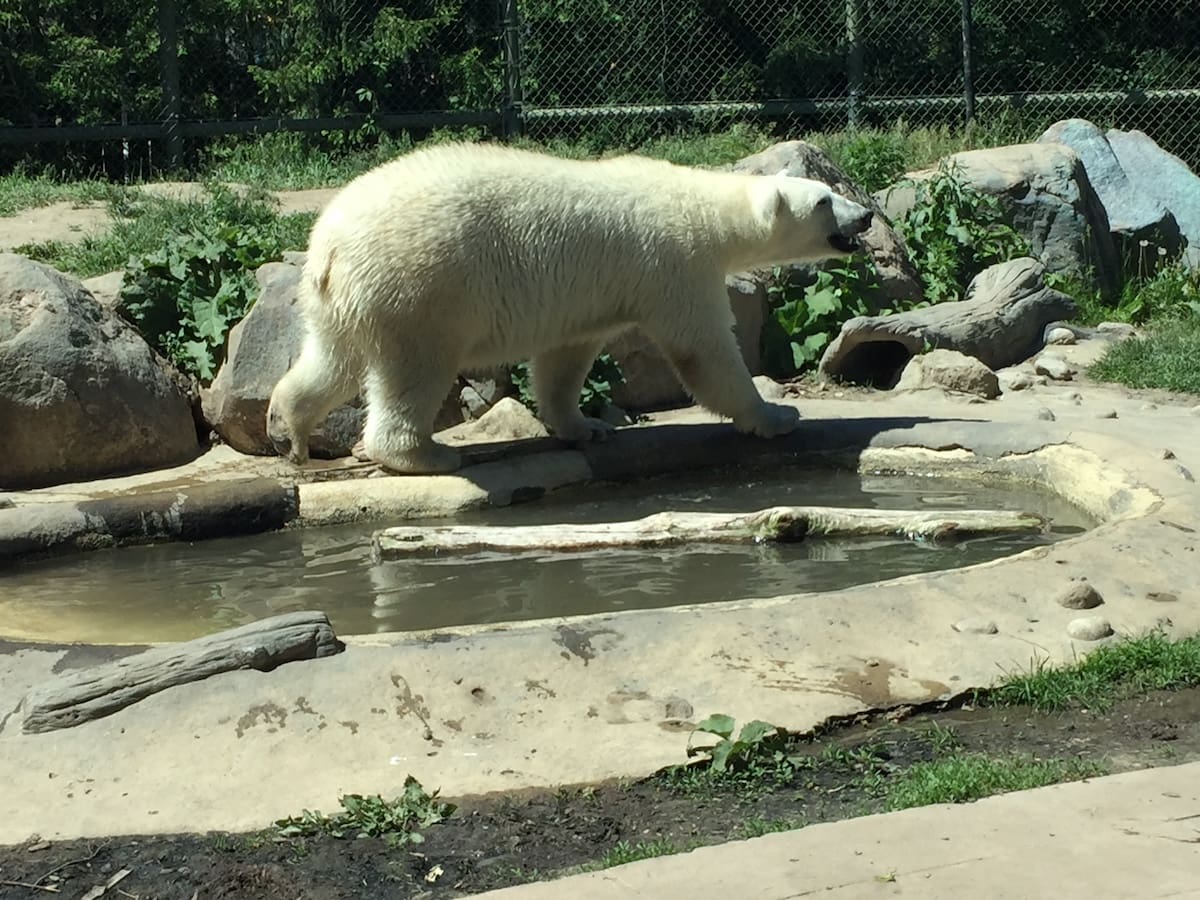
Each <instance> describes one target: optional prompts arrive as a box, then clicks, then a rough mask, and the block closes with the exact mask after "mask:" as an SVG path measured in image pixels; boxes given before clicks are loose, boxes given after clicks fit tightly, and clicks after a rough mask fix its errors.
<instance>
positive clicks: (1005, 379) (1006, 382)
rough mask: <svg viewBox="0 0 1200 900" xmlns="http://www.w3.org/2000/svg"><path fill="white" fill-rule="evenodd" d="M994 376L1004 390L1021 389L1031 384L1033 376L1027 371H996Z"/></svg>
mask: <svg viewBox="0 0 1200 900" xmlns="http://www.w3.org/2000/svg"><path fill="white" fill-rule="evenodd" d="M996 377H997V378H998V379H999V380H1000V387H1001V389H1003V390H1004V391H1005V392H1009V391H1023V390H1026V389H1027V388H1030V387H1032V386H1033V376H1032V375H1030V374H1029V373H1028V372H1003V373H1001V372H997V373H996Z"/></svg>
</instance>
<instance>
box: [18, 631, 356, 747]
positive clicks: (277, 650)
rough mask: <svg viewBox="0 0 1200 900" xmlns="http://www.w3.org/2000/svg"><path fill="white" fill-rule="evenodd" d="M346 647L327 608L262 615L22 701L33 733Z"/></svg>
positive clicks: (67, 680)
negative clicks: (226, 675) (214, 678)
mask: <svg viewBox="0 0 1200 900" xmlns="http://www.w3.org/2000/svg"><path fill="white" fill-rule="evenodd" d="M343 649H344V645H343V644H342V642H341V641H339V640H338V639H337V636H336V635H335V634H334V633H333V627H332V626H331V625H330V624H329V619H328V618H327V617H326V616H325V614H324V613H322V612H294V613H285V614H283V615H279V616H271V617H270V618H269V619H261V620H259V621H257V622H251V623H250V624H249V625H243V626H241V627H239V628H231V629H229V630H228V631H221V632H218V633H217V634H210V635H206V636H205V637H201V638H196V639H195V640H192V641H184V642H183V643H179V644H168V645H163V646H161V647H151V648H150V649H149V650H146V651H144V652H142V653H137V654H134V655H133V656H127V657H125V658H123V659H118V660H115V661H113V662H110V663H104V664H103V665H99V666H93V667H91V668H87V669H80V670H78V671H76V672H72V673H70V674H69V675H64V676H62V677H60V678H57V679H55V680H54V681H52V682H48V683H46V684H44V685H41V686H39V687H36V688H34V689H33V690H31V691H30V692H29V693H28V694H27V695H26V696H25V699H24V701H23V702H22V707H23V709H24V713H25V719H24V722H23V724H22V726H21V728H22V731H25V732H26V733H36V732H43V731H54V730H55V729H58V728H70V727H72V726H75V725H80V724H82V723H84V722H90V721H92V720H93V719H100V718H103V717H104V716H107V715H111V714H112V713H114V712H117V711H118V710H121V709H124V708H125V707H126V706H130V705H132V704H134V703H137V702H138V701H139V700H143V699H145V698H146V697H149V696H150V695H151V694H155V693H157V692H159V691H163V690H166V689H167V688H170V687H175V686H176V685H179V684H187V683H188V682H192V681H201V680H202V679H205V678H208V677H209V676H210V675H217V674H219V673H221V672H232V671H235V670H237V669H257V670H258V671H260V672H269V671H270V670H271V669H274V668H275V667H276V666H279V665H282V664H283V663H287V662H292V661H294V660H299V659H317V658H319V657H322V656H332V655H333V654H335V653H339V652H340V651H341V650H343Z"/></svg>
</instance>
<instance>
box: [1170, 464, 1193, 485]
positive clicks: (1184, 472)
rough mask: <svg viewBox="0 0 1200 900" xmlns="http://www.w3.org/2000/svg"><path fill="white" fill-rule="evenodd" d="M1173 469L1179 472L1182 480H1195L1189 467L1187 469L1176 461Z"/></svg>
mask: <svg viewBox="0 0 1200 900" xmlns="http://www.w3.org/2000/svg"><path fill="white" fill-rule="evenodd" d="M1175 471H1176V472H1177V473H1178V474H1179V477H1180V478H1182V479H1183V480H1184V481H1195V480H1196V479H1195V478H1193V477H1192V472H1191V469H1189V468H1188V467H1187V466H1181V465H1179V464H1178V463H1176V464H1175Z"/></svg>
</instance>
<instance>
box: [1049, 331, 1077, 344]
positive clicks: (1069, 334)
mask: <svg viewBox="0 0 1200 900" xmlns="http://www.w3.org/2000/svg"><path fill="white" fill-rule="evenodd" d="M1046 343H1047V344H1073V343H1075V332H1073V331H1072V330H1071V329H1070V328H1051V329H1050V333H1049V334H1048V335H1046Z"/></svg>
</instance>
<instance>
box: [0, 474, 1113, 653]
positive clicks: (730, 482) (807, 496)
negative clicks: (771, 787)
mask: <svg viewBox="0 0 1200 900" xmlns="http://www.w3.org/2000/svg"><path fill="white" fill-rule="evenodd" d="M739 482H740V483H739ZM793 503H794V504H813V505H838V506H860V507H879V508H891V509H922V508H925V509H927V508H930V507H950V508H953V507H959V508H966V507H987V508H1004V509H1024V510H1031V511H1035V512H1040V513H1043V514H1045V515H1049V516H1050V517H1051V518H1052V519H1053V520H1054V522H1055V524H1056V526H1057V529H1058V531H1057V533H1056V534H1052V535H1046V536H1029V535H1021V536H1008V537H998V538H984V539H977V540H972V541H968V542H964V543H961V544H958V545H955V546H952V547H936V548H935V547H931V546H928V545H922V544H917V543H912V542H908V541H899V540H892V539H886V538H864V539H857V540H813V541H808V542H805V543H802V544H796V545H765V546H752V545H747V546H730V545H725V546H722V547H720V548H714V547H696V548H690V549H688V548H671V549H656V550H607V551H602V552H592V553H580V554H554V555H537V554H526V555H522V556H518V557H516V558H514V557H513V556H510V555H499V554H496V555H491V556H474V557H471V558H470V559H465V560H464V559H455V558H444V559H423V560H412V561H402V562H389V563H382V564H374V563H372V561H371V559H370V536H371V533H372V532H373V531H374V529H375V528H377V527H380V525H379V523H373V524H368V525H356V526H341V527H337V528H325V529H311V530H303V531H294V532H283V533H279V534H270V535H261V536H258V537H250V538H236V539H228V540H217V541H207V542H203V543H198V544H191V545H186V544H166V545H162V546H158V547H133V548H126V549H122V550H113V551H102V552H96V553H88V554H81V555H78V556H74V557H70V558H66V559H62V560H49V561H44V562H40V563H35V564H29V565H25V566H22V567H20V568H18V569H16V570H14V571H11V572H9V573H7V574H6V575H4V576H0V636H7V637H29V638H37V639H49V640H62V641H73V640H87V641H97V642H100V641H127V642H138V641H151V640H182V639H186V638H190V637H195V636H197V635H200V634H205V633H209V632H212V631H217V630H219V629H222V628H228V627H232V626H234V625H238V624H242V623H244V622H249V621H253V620H255V619H258V618H262V617H264V616H268V615H272V614H275V613H279V612H285V611H288V610H296V609H314V608H315V609H322V610H325V611H326V612H327V613H328V614H329V615H330V618H331V619H332V620H333V623H334V626H335V628H336V629H337V630H338V631H339V632H340V633H344V634H355V633H370V632H379V631H394V630H416V629H428V628H439V627H447V626H453V625H460V624H468V623H495V622H505V621H514V620H523V619H533V618H543V617H548V616H560V615H572V614H578V613H587V612H603V611H612V610H622V609H639V608H649V607H663V606H674V605H680V604H689V603H712V602H717V601H722V600H732V599H738V598H743V597H770V596H775V595H779V594H787V593H803V592H806V591H818V590H830V589H836V588H841V587H847V586H850V585H854V584H860V583H863V582H865V581H874V580H879V579H884V578H892V577H896V576H900V575H907V574H912V573H916V572H926V571H933V570H936V569H945V568H952V567H956V566H962V565H968V564H972V563H977V562H983V561H986V560H989V559H995V558H997V557H1000V556H1004V555H1007V554H1010V553H1013V552H1017V551H1019V550H1022V549H1027V548H1029V547H1031V546H1034V545H1036V544H1038V543H1045V542H1048V541H1051V540H1055V539H1057V538H1059V537H1061V536H1062V535H1063V534H1066V533H1071V532H1074V531H1078V530H1079V529H1080V528H1083V527H1087V526H1088V525H1089V524H1090V523H1089V522H1088V520H1087V519H1086V517H1085V516H1084V515H1083V514H1082V513H1080V512H1079V511H1078V510H1076V509H1075V508H1073V507H1072V506H1070V505H1069V504H1067V503H1065V502H1063V501H1061V500H1058V499H1057V498H1054V497H1049V496H1044V495H1041V494H1038V493H1034V492H1030V491H1024V490H1008V489H996V488H985V487H979V486H976V485H964V484H963V483H961V482H957V483H956V482H948V481H943V480H935V479H924V478H921V479H914V478H896V477H874V478H859V477H857V476H854V475H851V474H834V473H830V472H820V473H811V472H808V473H805V472H796V473H793V474H792V477H790V478H787V479H785V478H779V477H776V478H773V479H763V478H757V477H756V478H754V479H753V480H747V479H746V477H745V476H744V475H741V476H738V475H732V474H730V475H725V476H722V480H720V481H717V480H715V479H714V476H713V475H712V474H711V473H710V474H708V475H707V476H705V477H703V478H701V477H698V476H697V477H692V478H690V479H687V480H684V479H680V478H672V479H659V480H651V481H646V482H642V483H641V484H638V485H621V486H610V487H605V488H602V489H597V488H591V489H580V490H574V491H571V492H569V493H563V494H561V495H555V496H554V497H553V498H550V499H549V500H548V501H546V502H543V503H540V504H530V505H527V506H520V507H514V508H511V509H507V510H496V511H492V512H491V513H489V514H488V515H486V516H482V515H481V516H476V517H474V518H475V519H476V520H478V521H488V522H496V523H507V524H538V523H545V522H547V521H550V522H554V521H559V522H597V521H613V520H619V519H628V518H636V517H639V516H644V515H649V514H650V513H654V512H659V511H661V510H664V509H703V510H707V511H735V510H752V509H757V508H761V507H765V506H770V505H777V504H793Z"/></svg>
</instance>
